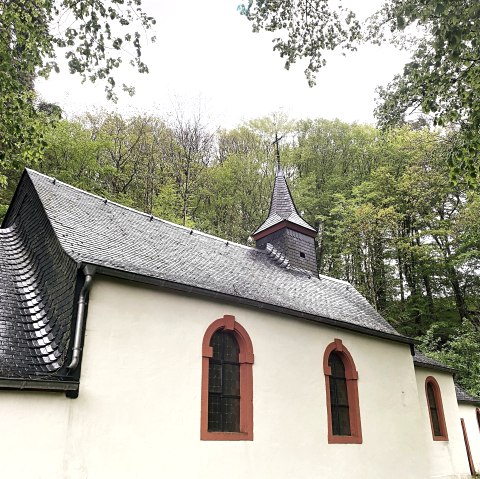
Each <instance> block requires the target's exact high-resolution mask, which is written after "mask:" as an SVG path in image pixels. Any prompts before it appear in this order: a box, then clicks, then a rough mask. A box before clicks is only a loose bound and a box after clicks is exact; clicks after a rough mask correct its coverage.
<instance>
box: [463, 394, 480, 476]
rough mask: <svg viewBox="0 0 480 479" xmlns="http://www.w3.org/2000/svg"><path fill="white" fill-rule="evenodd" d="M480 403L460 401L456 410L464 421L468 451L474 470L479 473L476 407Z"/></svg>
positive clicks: (479, 430)
mask: <svg viewBox="0 0 480 479" xmlns="http://www.w3.org/2000/svg"><path fill="white" fill-rule="evenodd" d="M477 408H480V405H477V406H475V405H473V404H468V403H460V404H459V405H458V410H459V413H460V417H461V418H463V420H464V421H465V429H466V430H467V435H468V442H469V444H470V452H471V454H472V459H473V463H474V465H475V471H476V472H477V474H479V473H480V424H479V422H478V420H477V413H476V409H477Z"/></svg>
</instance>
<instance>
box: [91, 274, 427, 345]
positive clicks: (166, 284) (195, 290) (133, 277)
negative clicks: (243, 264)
mask: <svg viewBox="0 0 480 479" xmlns="http://www.w3.org/2000/svg"><path fill="white" fill-rule="evenodd" d="M92 266H94V265H92ZM94 267H95V268H96V272H97V273H98V274H104V275H106V276H113V277H115V278H121V279H126V280H130V281H136V282H139V283H144V284H151V285H154V286H160V287H163V288H168V289H172V290H176V291H182V292H186V293H190V294H197V295H200V296H203V297H209V298H213V299H215V300H217V301H225V302H229V303H237V304H242V305H246V306H251V307H254V308H260V309H264V310H266V311H274V312H277V313H282V314H286V315H288V316H293V317H295V318H297V319H298V318H301V319H305V320H307V321H312V322H314V323H320V324H325V325H328V326H332V327H335V328H341V329H347V330H350V331H355V332H358V333H362V334H366V335H368V336H375V337H377V338H382V339H387V340H390V341H395V342H398V343H404V344H408V345H410V347H411V349H412V350H413V345H414V344H416V343H417V342H418V341H415V340H414V339H412V338H408V337H406V336H402V335H400V334H393V333H386V332H383V331H377V330H374V329H370V328H366V327H362V326H358V325H356V324H351V323H347V322H345V321H339V320H337V319H331V318H326V317H324V316H316V315H314V314H310V313H304V312H302V311H295V310H293V309H288V308H285V307H283V306H277V305H275V304H270V303H263V302H261V301H256V300H254V299H249V298H244V297H240V296H233V295H230V294H226V293H220V292H216V291H211V290H208V289H204V288H199V287H196V286H189V285H186V284H182V283H175V282H173V281H168V280H164V279H158V278H153V277H151V276H146V275H142V274H136V273H130V272H128V271H124V270H121V269H116V268H109V267H106V266H101V265H95V266H94Z"/></svg>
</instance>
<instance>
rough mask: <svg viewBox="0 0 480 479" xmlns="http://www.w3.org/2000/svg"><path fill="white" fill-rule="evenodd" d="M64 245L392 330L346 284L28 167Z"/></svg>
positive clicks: (112, 262) (111, 262) (80, 254)
mask: <svg viewBox="0 0 480 479" xmlns="http://www.w3.org/2000/svg"><path fill="white" fill-rule="evenodd" d="M28 176H29V178H30V179H31V181H32V182H33V184H34V186H35V189H36V191H37V192H38V195H39V197H40V199H41V201H42V204H43V206H44V208H45V211H46V214H47V216H48V218H49V220H50V222H51V224H52V226H53V229H54V230H55V232H56V235H57V237H58V239H59V241H60V243H61V245H62V247H63V249H64V250H65V251H66V252H67V253H68V254H69V255H70V256H71V257H72V258H73V259H74V260H75V261H77V262H80V261H81V262H89V263H93V264H96V265H102V266H105V267H109V268H113V269H119V270H122V271H127V272H130V273H135V274H140V275H144V276H148V277H152V278H157V279H161V280H165V281H169V282H173V283H180V284H183V285H188V286H193V287H197V288H202V289H206V290H209V291H212V292H219V293H224V294H228V295H231V296H236V297H243V298H247V299H250V300H253V301H257V302H260V303H266V304H272V305H275V306H279V307H283V308H286V309H289V310H293V311H299V312H303V313H307V314H312V315H315V316H319V317H325V318H330V319H333V320H336V321H338V322H340V323H350V324H354V325H358V326H361V327H365V328H369V329H372V330H375V331H380V332H384V333H388V334H393V335H398V333H397V332H396V331H395V330H394V328H393V327H392V326H390V325H389V324H388V323H387V322H386V321H385V320H384V319H383V318H382V317H381V316H380V315H379V314H378V313H377V312H376V311H375V310H374V308H373V307H372V306H371V305H370V304H369V303H368V302H367V301H366V299H365V298H363V297H362V296H361V295H360V294H359V293H358V292H357V291H356V290H355V289H354V288H353V287H352V286H351V285H349V284H348V283H346V282H343V281H339V280H335V279H333V278H327V277H321V278H318V277H315V276H313V275H309V274H307V273H305V272H302V271H297V270H295V269H293V268H287V269H285V268H281V267H279V266H278V265H277V264H275V262H272V261H271V260H270V259H269V258H268V257H267V256H266V255H265V254H264V253H263V252H262V251H260V250H258V249H255V248H249V247H246V246H243V245H239V244H235V243H229V242H227V241H226V240H223V239H221V238H217V237H214V236H210V235H207V234H204V233H200V232H198V231H194V232H193V233H192V234H190V233H191V230H190V229H189V228H184V227H182V226H179V225H175V224H172V223H170V222H167V221H164V220H161V219H158V218H154V219H153V220H150V216H149V215H146V214H143V213H139V212H137V211H134V210H132V209H130V208H126V207H124V206H120V205H118V204H115V203H112V202H110V201H108V202H106V203H105V201H104V200H103V199H102V198H99V197H97V196H95V195H92V194H89V193H86V192H85V191H82V190H79V189H76V188H73V187H71V186H69V185H66V184H64V183H62V182H60V181H56V182H55V184H54V183H53V182H52V180H51V179H50V178H49V177H47V176H44V175H41V174H39V173H36V172H34V171H31V170H29V171H28Z"/></svg>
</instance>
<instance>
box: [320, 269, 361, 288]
mask: <svg viewBox="0 0 480 479" xmlns="http://www.w3.org/2000/svg"><path fill="white" fill-rule="evenodd" d="M318 279H327V280H329V281H333V282H334V283H340V284H345V285H346V286H351V287H352V288H353V289H355V290H356V289H357V288H355V286H353V284H352V283H350V282H348V281H345V280H344V279H338V278H334V277H333V276H325V275H324V274H320V273H319V274H318Z"/></svg>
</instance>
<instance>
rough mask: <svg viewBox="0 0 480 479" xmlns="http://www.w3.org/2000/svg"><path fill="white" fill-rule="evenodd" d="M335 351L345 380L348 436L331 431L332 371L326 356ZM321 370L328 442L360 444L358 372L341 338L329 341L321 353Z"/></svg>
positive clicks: (361, 439) (361, 440)
mask: <svg viewBox="0 0 480 479" xmlns="http://www.w3.org/2000/svg"><path fill="white" fill-rule="evenodd" d="M334 351H335V352H336V353H337V354H338V355H339V356H340V357H341V359H342V361H343V365H344V367H345V378H346V380H347V396H348V406H349V408H348V410H349V413H350V432H351V434H350V435H349V436H337V435H334V434H333V432H332V406H331V404H332V403H331V399H330V376H331V375H332V371H331V368H330V366H329V365H328V358H329V357H330V354H331V353H332V352H334ZM323 372H324V374H325V389H326V395H327V422H328V443H329V444H362V442H363V438H362V424H361V420H360V402H359V397H358V384H357V383H358V372H357V369H356V367H355V362H354V361H353V357H352V355H351V354H350V352H349V351H348V349H347V348H346V347H345V346H344V345H343V343H342V340H341V339H335V340H334V341H333V343H330V344H329V345H328V346H327V348H326V349H325V352H324V353H323Z"/></svg>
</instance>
